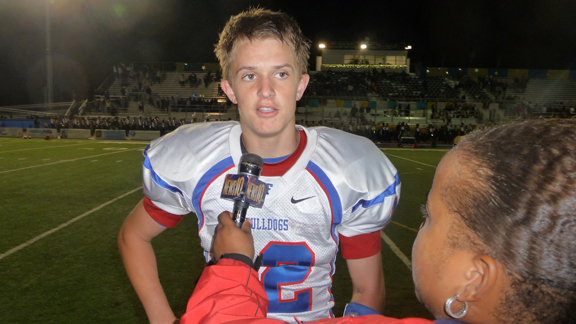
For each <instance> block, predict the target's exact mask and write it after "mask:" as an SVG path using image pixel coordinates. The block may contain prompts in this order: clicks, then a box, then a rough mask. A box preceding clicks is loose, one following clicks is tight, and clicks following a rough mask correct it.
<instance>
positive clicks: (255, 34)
mask: <svg viewBox="0 0 576 324" xmlns="http://www.w3.org/2000/svg"><path fill="white" fill-rule="evenodd" d="M264 38H275V39H277V40H279V41H280V42H282V43H285V44H287V45H289V46H290V47H291V48H292V50H294V54H295V55H296V58H297V61H298V63H297V64H298V66H297V69H298V70H299V71H300V73H302V74H305V73H307V71H308V58H309V57H310V40H309V39H308V38H306V37H305V36H304V35H303V34H302V31H301V30H300V27H299V26H298V23H296V20H294V19H293V18H292V17H290V16H288V15H287V14H285V13H282V12H275V11H271V10H267V9H262V8H251V9H249V10H248V11H245V12H242V13H240V14H238V15H236V16H232V17H231V18H230V20H229V21H228V22H227V23H226V26H224V30H222V33H220V39H219V41H218V44H216V49H215V50H214V52H215V53H216V57H218V61H219V62H220V66H221V67H222V73H223V75H224V77H225V78H227V79H230V76H231V75H230V72H231V71H230V66H231V65H232V61H233V58H234V54H235V52H236V48H237V47H238V45H239V44H240V43H241V40H243V39H246V40H248V41H252V40H253V39H264Z"/></svg>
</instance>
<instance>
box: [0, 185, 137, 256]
mask: <svg viewBox="0 0 576 324" xmlns="http://www.w3.org/2000/svg"><path fill="white" fill-rule="evenodd" d="M138 190H142V186H139V187H138V188H136V189H132V190H130V191H128V192H127V193H125V194H122V195H120V196H118V197H116V198H114V199H112V200H109V201H107V202H105V203H103V204H102V205H100V206H98V207H95V208H92V209H91V210H89V211H87V212H85V213H84V214H82V215H80V216H76V217H74V218H72V219H71V220H69V221H67V222H66V223H63V224H60V225H59V226H57V227H54V228H53V229H51V230H49V231H47V232H44V233H43V234H40V235H38V236H36V237H35V238H33V239H31V240H30V241H28V242H26V243H23V244H20V245H18V246H17V247H15V248H13V249H10V250H8V251H7V252H6V253H4V254H0V260H2V259H4V258H5V257H7V256H9V255H10V254H14V253H16V252H18V251H20V250H22V249H23V248H25V247H27V246H29V245H30V244H32V243H34V242H36V241H38V240H40V239H43V238H45V237H46V236H48V235H50V234H52V233H54V232H56V231H59V230H61V229H63V228H64V227H66V226H68V225H70V224H72V223H74V222H76V221H78V220H81V219H82V218H84V217H86V216H88V215H90V214H92V213H94V212H97V211H99V210H100V209H102V208H104V207H106V206H108V205H110V204H112V203H114V202H116V201H118V200H120V199H122V198H124V197H126V196H128V195H130V194H132V193H134V192H136V191H138Z"/></svg>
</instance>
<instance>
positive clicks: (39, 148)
mask: <svg viewBox="0 0 576 324" xmlns="http://www.w3.org/2000/svg"><path fill="white" fill-rule="evenodd" d="M87 144H91V143H82V144H70V145H60V146H44V147H33V148H27V149H20V150H12V151H3V152H0V153H10V152H20V151H30V150H41V149H47V148H55V147H68V146H78V145H87Z"/></svg>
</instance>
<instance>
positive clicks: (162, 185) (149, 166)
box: [144, 151, 184, 197]
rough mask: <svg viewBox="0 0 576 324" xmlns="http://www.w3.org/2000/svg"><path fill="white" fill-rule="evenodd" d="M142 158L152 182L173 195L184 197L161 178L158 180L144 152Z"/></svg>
mask: <svg viewBox="0 0 576 324" xmlns="http://www.w3.org/2000/svg"><path fill="white" fill-rule="evenodd" d="M144 157H145V159H144V167H145V168H146V169H148V170H149V171H150V177H152V180H154V182H156V183H157V184H158V185H159V186H160V187H162V188H164V189H166V190H169V191H171V192H173V193H178V194H180V195H181V196H182V197H184V193H182V191H181V190H180V189H178V188H177V187H174V186H172V185H170V184H168V183H167V182H166V181H164V180H163V179H162V178H160V176H159V175H157V174H156V172H154V169H153V168H152V164H150V158H149V157H148V154H146V151H144Z"/></svg>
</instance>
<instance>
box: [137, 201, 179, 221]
mask: <svg viewBox="0 0 576 324" xmlns="http://www.w3.org/2000/svg"><path fill="white" fill-rule="evenodd" d="M143 203H144V209H146V212H147V213H148V214H149V215H150V217H152V219H154V220H155V221H156V222H157V223H158V224H160V225H163V226H166V227H175V226H176V225H178V223H180V221H181V220H182V218H183V217H184V215H175V214H172V213H169V212H167V211H165V210H163V209H160V208H159V207H158V206H156V205H154V203H153V202H152V200H150V199H148V197H144V200H143Z"/></svg>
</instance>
